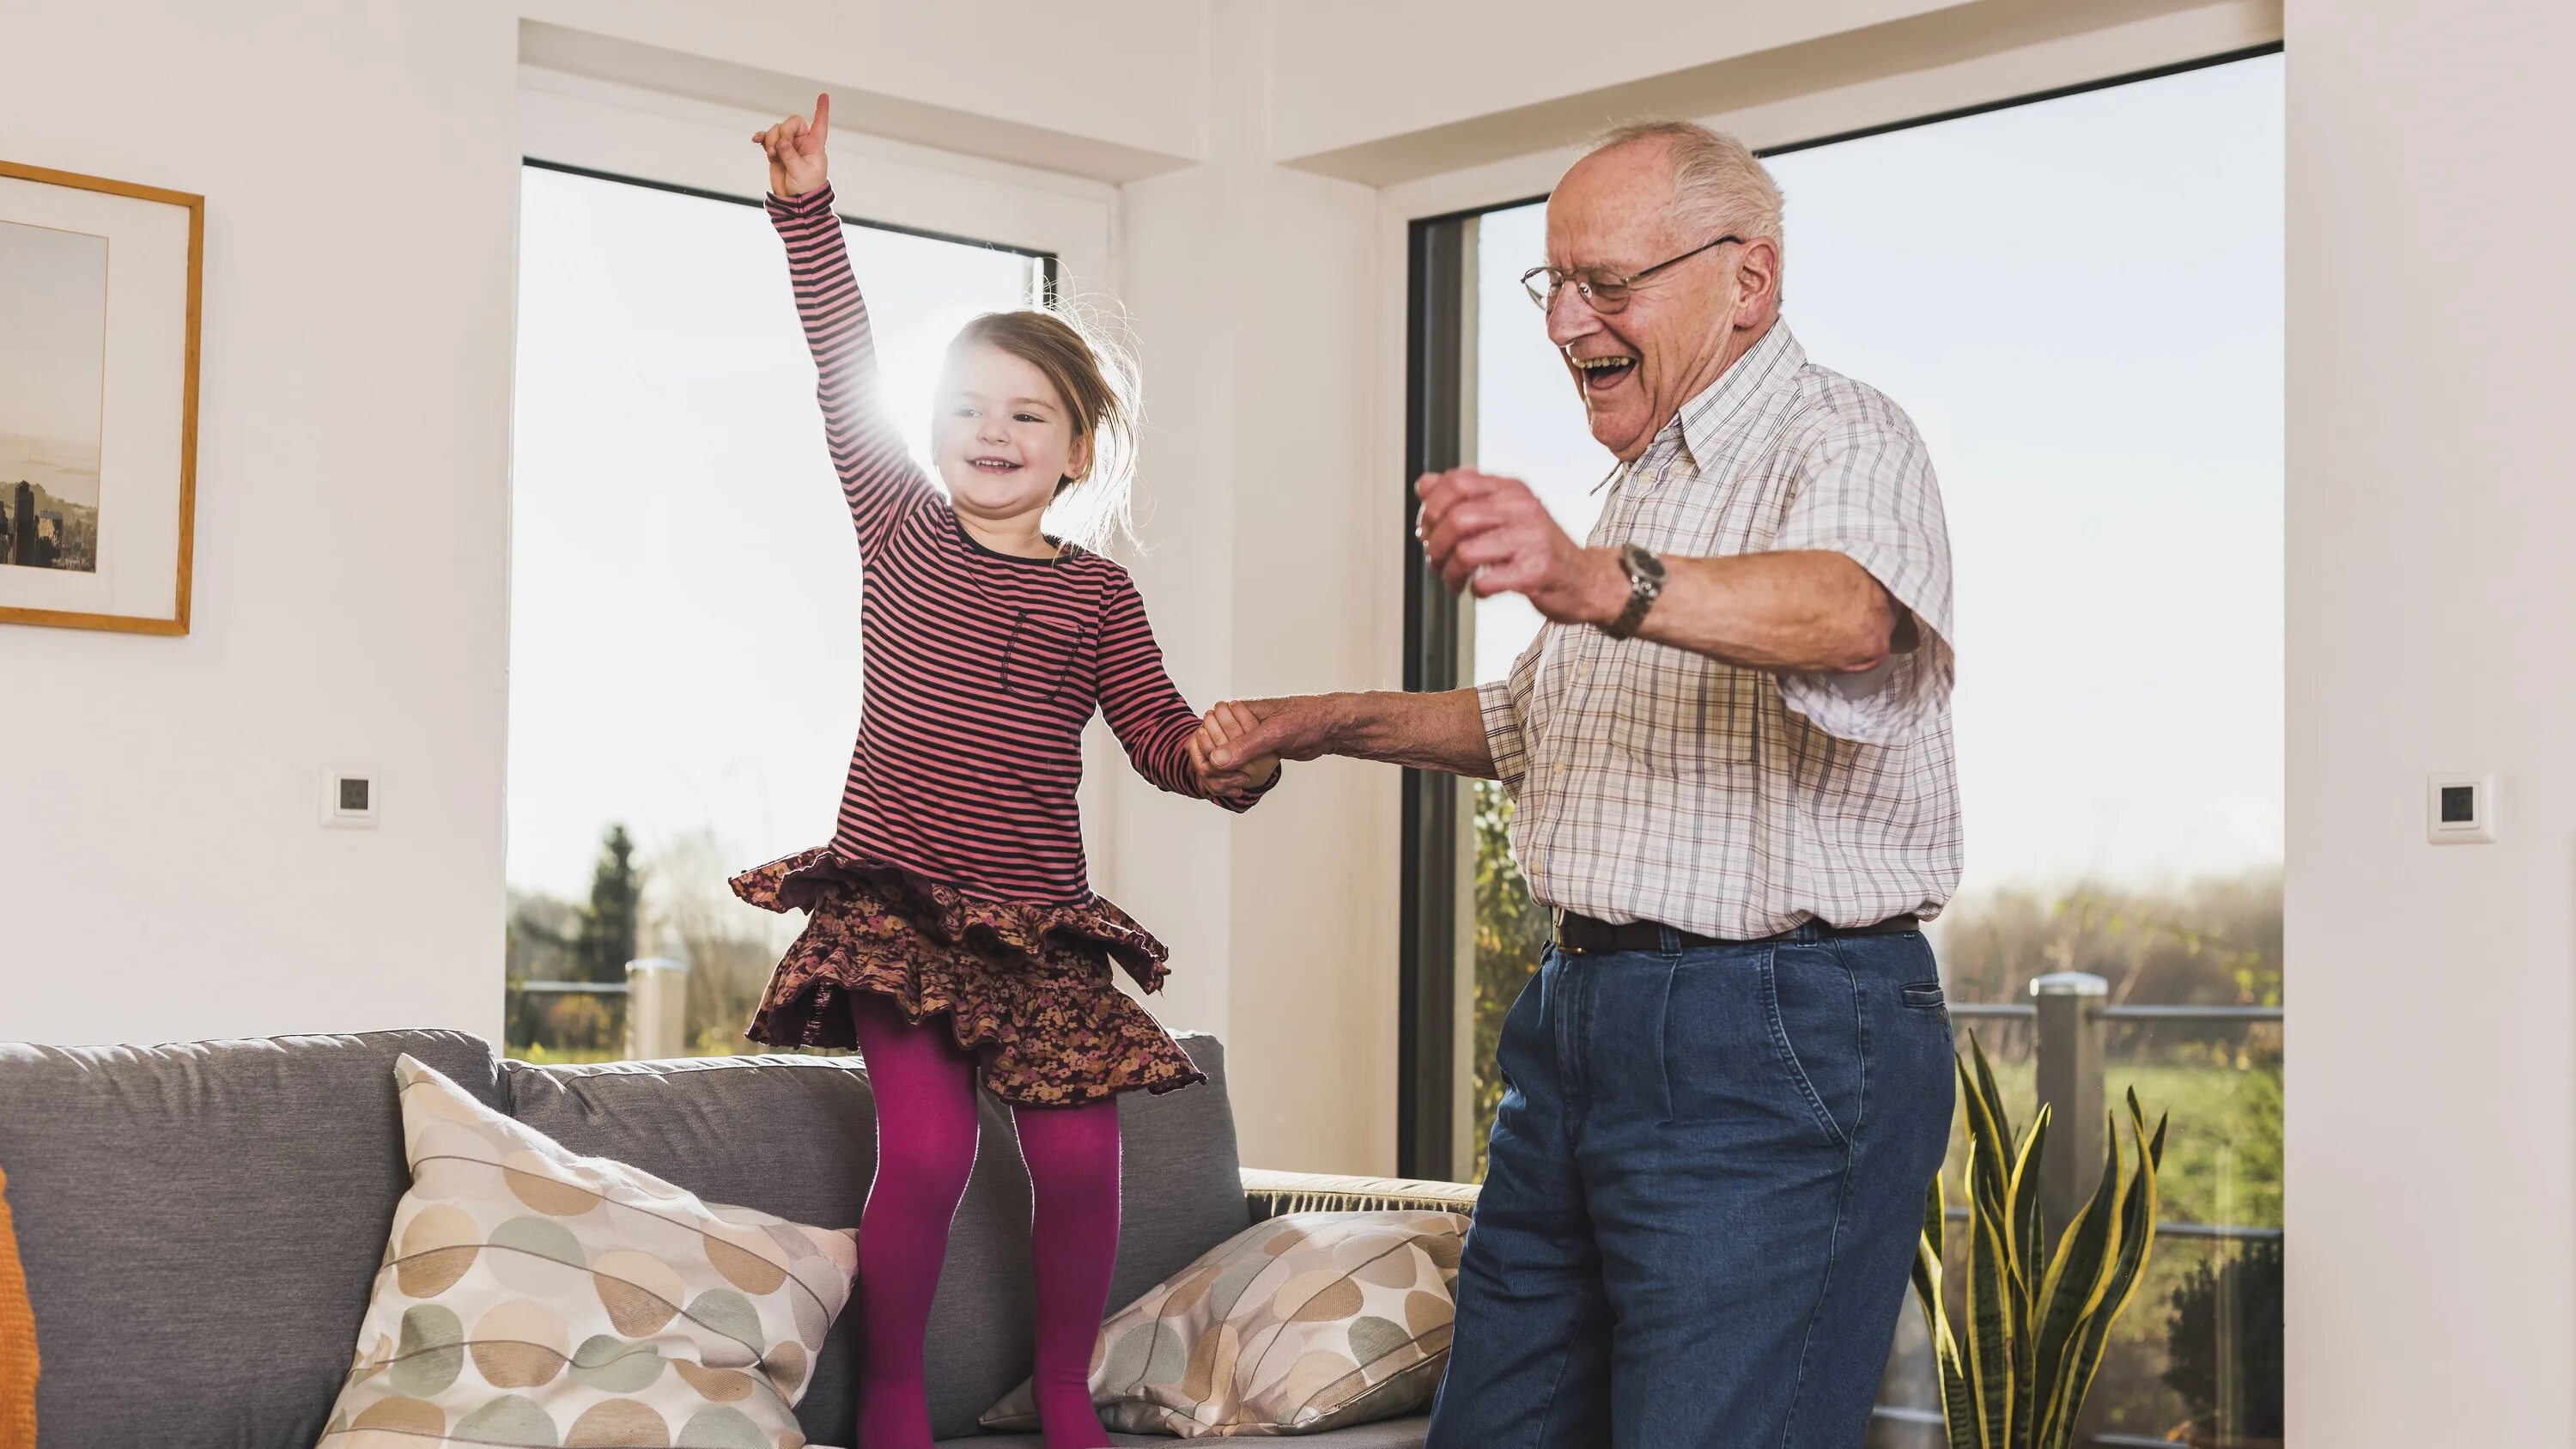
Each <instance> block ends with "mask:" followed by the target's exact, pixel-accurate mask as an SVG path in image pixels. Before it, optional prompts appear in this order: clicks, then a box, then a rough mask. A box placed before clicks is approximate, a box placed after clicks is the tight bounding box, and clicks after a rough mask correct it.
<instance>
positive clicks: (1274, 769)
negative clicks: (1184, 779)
mask: <svg viewBox="0 0 2576 1449" xmlns="http://www.w3.org/2000/svg"><path fill="white" fill-rule="evenodd" d="M1258 723H1260V721H1259V720H1257V719H1255V718H1254V717H1253V714H1252V712H1251V711H1250V710H1247V709H1245V708H1244V707H1243V706H1242V705H1239V704H1234V703H1230V702H1229V703H1226V704H1220V705H1218V706H1217V707H1216V708H1214V709H1212V710H1209V711H1208V712H1207V718H1205V719H1203V720H1201V721H1200V722H1199V732H1198V733H1197V734H1194V735H1192V736H1190V764H1191V765H1192V766H1193V767H1195V768H1196V769H1197V770H1198V772H1199V784H1200V785H1201V786H1202V787H1204V788H1205V789H1206V790H1207V791H1208V793H1210V794H1212V795H1239V794H1242V793H1243V792H1245V791H1247V790H1258V789H1260V788H1261V787H1262V786H1264V785H1267V784H1269V783H1270V777H1271V776H1273V775H1276V774H1278V773H1279V757H1278V756H1277V755H1255V756H1252V757H1250V758H1248V759H1244V760H1240V761H1238V762H1236V763H1235V764H1234V765H1233V767H1231V768H1229V769H1219V768H1218V767H1217V764H1216V752H1217V751H1218V750H1220V749H1223V748H1225V747H1226V746H1228V745H1231V744H1233V743H1234V742H1235V741H1236V740H1237V739H1240V738H1242V737H1243V736H1245V735H1248V734H1250V733H1251V732H1252V728H1253V726H1254V725H1256V724H1258Z"/></svg>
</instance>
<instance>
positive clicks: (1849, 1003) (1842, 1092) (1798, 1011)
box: [1762, 948, 1867, 1147]
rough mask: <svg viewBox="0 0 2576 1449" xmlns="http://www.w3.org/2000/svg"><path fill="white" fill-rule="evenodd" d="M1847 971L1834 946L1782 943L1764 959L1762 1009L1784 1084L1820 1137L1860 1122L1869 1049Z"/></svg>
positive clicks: (1844, 1138)
mask: <svg viewBox="0 0 2576 1449" xmlns="http://www.w3.org/2000/svg"><path fill="white" fill-rule="evenodd" d="M1859 1003H1860V996H1859V992H1858V989H1857V987H1856V985H1855V983H1854V982H1853V980H1852V974H1851V971H1850V969H1849V968H1848V967H1846V966H1845V965H1844V964H1843V961H1842V958H1841V957H1840V956H1839V955H1837V954H1835V953H1834V952H1833V951H1832V950H1831V949H1824V950H1816V949H1794V948H1793V949H1784V950H1778V951H1774V952H1772V953H1771V955H1770V958H1769V959H1768V960H1766V961H1765V962H1763V965H1762V1014H1763V1021H1764V1024H1765V1025H1766V1026H1767V1027H1768V1028H1769V1029H1770V1033H1771V1049H1772V1052H1773V1054H1774V1055H1775V1056H1776V1057H1777V1058H1778V1060H1779V1069H1780V1071H1781V1073H1782V1074H1783V1075H1785V1076H1786V1077H1787V1078H1788V1081H1789V1085H1790V1086H1791V1088H1792V1089H1794V1090H1795V1091H1796V1092H1797V1093H1798V1094H1799V1096H1800V1097H1802V1098H1803V1099H1805V1101H1806V1104H1807V1109H1808V1111H1809V1113H1810V1114H1812V1115H1813V1116H1814V1117H1815V1119H1816V1126H1817V1128H1818V1129H1819V1130H1821V1131H1822V1132H1823V1133H1824V1134H1825V1140H1826V1141H1827V1142H1828V1143H1830V1144H1832V1145H1833V1146H1836V1147H1841V1146H1844V1145H1845V1144H1846V1143H1847V1142H1848V1141H1849V1140H1850V1128H1851V1127H1853V1126H1855V1125H1857V1124H1858V1123H1859V1121H1860V1111H1861V1083H1862V1081H1863V1080H1864V1079H1865V1078H1866V1076H1867V1067H1866V1065H1865V1062H1864V1060H1863V1057H1864V1053H1865V1052H1866V1050H1867V1048H1866V1045H1865V1041H1866V1039H1865V1038H1864V1036H1863V1035H1862V1032H1861V1018H1860V1005H1859Z"/></svg>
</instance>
